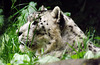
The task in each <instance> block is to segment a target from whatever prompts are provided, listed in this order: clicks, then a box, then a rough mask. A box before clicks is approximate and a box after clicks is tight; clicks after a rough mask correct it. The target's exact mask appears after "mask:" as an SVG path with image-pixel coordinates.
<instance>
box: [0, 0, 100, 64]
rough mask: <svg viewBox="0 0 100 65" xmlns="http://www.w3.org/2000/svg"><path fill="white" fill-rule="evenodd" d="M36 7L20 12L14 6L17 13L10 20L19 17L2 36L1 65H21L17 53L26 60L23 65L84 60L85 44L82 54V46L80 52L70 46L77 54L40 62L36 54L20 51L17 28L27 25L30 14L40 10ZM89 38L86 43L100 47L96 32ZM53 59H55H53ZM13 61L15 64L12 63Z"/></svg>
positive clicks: (89, 32) (99, 39)
mask: <svg viewBox="0 0 100 65" xmlns="http://www.w3.org/2000/svg"><path fill="white" fill-rule="evenodd" d="M36 5H37V4H36V3H34V2H31V3H30V4H29V5H26V6H25V7H24V8H22V9H20V10H18V9H17V8H16V6H14V3H13V4H12V8H14V9H16V10H17V12H16V13H15V14H13V15H11V16H10V17H9V20H10V19H12V18H13V17H14V16H15V15H18V16H17V17H16V18H15V20H14V22H13V23H11V24H10V25H9V27H8V28H7V29H6V32H5V33H4V34H3V35H2V36H0V60H1V61H2V62H0V64H1V63H3V64H4V63H5V64H7V65H11V64H14V65H17V64H20V62H18V60H19V59H18V58H16V57H14V56H15V55H16V53H17V57H21V58H24V60H19V61H22V62H23V63H22V65H24V64H26V65H31V64H32V65H35V64H36V63H39V62H40V63H41V62H43V61H45V60H47V59H51V60H50V61H54V60H64V59H80V58H84V55H85V53H86V51H85V49H86V44H85V48H84V49H83V51H82V52H80V49H81V48H82V47H81V45H80V44H79V45H78V47H79V50H78V51H77V50H75V49H74V48H73V47H72V46H71V45H70V44H69V46H70V47H71V48H72V49H73V51H75V52H76V54H65V53H63V55H62V58H61V59H58V58H55V57H51V56H50V57H51V58H50V57H46V58H42V59H41V60H39V59H38V57H35V55H34V54H35V53H34V52H31V51H27V52H25V53H22V52H21V51H20V49H19V45H20V43H19V42H18V36H17V34H16V30H17V28H19V27H20V26H22V25H23V24H24V23H26V17H27V16H28V14H30V13H32V12H34V11H37V10H38V9H36ZM10 21H11V20H10ZM11 22H12V21H11ZM87 36H88V39H87V40H84V43H86V42H87V41H88V40H89V39H90V38H91V41H93V42H94V43H96V45H97V46H98V45H99V44H98V43H99V41H100V37H99V36H96V37H94V32H93V33H92V34H91V31H88V33H87ZM94 39H95V40H94ZM99 47H100V45H99ZM25 54H26V55H25ZM21 55H22V56H25V57H26V58H27V59H26V60H25V57H22V56H21ZM52 58H54V59H52ZM15 59H16V60H15ZM11 61H12V62H13V63H11Z"/></svg>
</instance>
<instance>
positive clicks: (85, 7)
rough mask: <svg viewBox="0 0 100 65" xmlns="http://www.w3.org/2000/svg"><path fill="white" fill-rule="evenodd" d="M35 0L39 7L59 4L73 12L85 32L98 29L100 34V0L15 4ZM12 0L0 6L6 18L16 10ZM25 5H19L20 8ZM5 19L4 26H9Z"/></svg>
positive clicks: (54, 0) (45, 0)
mask: <svg viewBox="0 0 100 65" xmlns="http://www.w3.org/2000/svg"><path fill="white" fill-rule="evenodd" d="M31 1H34V2H36V3H37V8H39V7H40V6H41V5H44V6H45V7H48V6H49V7H50V9H53V8H54V7H55V6H59V7H60V8H61V10H62V11H63V12H71V17H72V18H73V20H74V21H75V22H76V23H77V24H78V26H79V27H80V28H81V29H82V30H83V31H84V32H85V31H86V30H89V29H91V30H96V35H100V29H99V28H100V0H17V1H16V3H15V4H14V5H18V4H23V3H29V2H31ZM11 6H12V1H11V0H1V1H0V8H2V9H3V11H4V12H3V14H4V15H5V20H6V19H7V18H8V17H9V16H10V15H12V14H14V13H15V12H16V10H12V9H11ZM24 6H25V5H23V6H20V7H17V8H18V9H19V10H20V9H21V8H23V7H24ZM6 24H10V23H7V20H6V21H5V25H4V27H5V28H7V25H6Z"/></svg>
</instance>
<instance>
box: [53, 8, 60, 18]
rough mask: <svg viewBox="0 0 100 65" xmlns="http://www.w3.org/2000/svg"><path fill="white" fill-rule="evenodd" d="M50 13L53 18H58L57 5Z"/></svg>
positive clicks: (58, 9) (58, 10)
mask: <svg viewBox="0 0 100 65" xmlns="http://www.w3.org/2000/svg"><path fill="white" fill-rule="evenodd" d="M51 15H52V16H53V17H54V18H60V15H61V10H60V8H59V7H58V6H56V7H55V8H54V9H53V10H52V12H51Z"/></svg>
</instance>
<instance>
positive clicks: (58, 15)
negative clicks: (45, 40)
mask: <svg viewBox="0 0 100 65" xmlns="http://www.w3.org/2000/svg"><path fill="white" fill-rule="evenodd" d="M51 16H52V17H54V18H56V19H57V20H56V23H57V24H58V25H59V28H60V29H61V30H63V29H64V27H65V19H64V14H63V12H62V11H61V10H60V8H59V7H58V6H56V7H55V8H54V9H53V10H52V12H51Z"/></svg>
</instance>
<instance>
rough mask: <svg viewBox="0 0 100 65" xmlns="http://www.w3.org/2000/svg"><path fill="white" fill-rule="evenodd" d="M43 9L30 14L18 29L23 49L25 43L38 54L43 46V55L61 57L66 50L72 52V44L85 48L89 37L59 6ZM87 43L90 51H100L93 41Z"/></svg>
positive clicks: (22, 48) (74, 46) (76, 47)
mask: <svg viewBox="0 0 100 65" xmlns="http://www.w3.org/2000/svg"><path fill="white" fill-rule="evenodd" d="M41 9H42V10H41V11H38V12H34V13H32V14H30V15H29V16H28V22H27V23H26V24H24V25H23V26H21V27H20V29H19V32H18V30H17V31H16V32H17V33H19V41H20V42H21V45H20V48H21V50H22V51H25V50H24V45H27V46H28V47H29V48H30V49H32V50H33V51H37V53H36V54H41V51H40V50H41V48H43V49H44V54H43V55H53V56H56V57H61V55H62V53H63V52H64V50H66V53H72V51H73V49H72V48H71V47H70V46H72V47H73V48H75V49H76V50H78V44H80V45H81V46H82V48H84V42H83V40H85V39H87V37H86V36H85V34H84V33H83V31H82V30H81V29H80V28H79V27H78V26H77V25H76V24H75V22H74V21H73V20H72V19H71V18H70V17H68V16H66V15H64V14H63V12H62V11H61V10H60V8H59V7H58V6H56V7H55V8H54V9H53V10H47V9H46V8H44V7H42V8H41ZM87 43H88V45H87V48H88V49H89V50H90V51H93V52H94V53H96V52H98V51H100V48H98V47H95V46H94V45H93V43H92V42H91V41H87ZM69 45H70V46H69ZM81 50H82V49H81Z"/></svg>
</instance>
